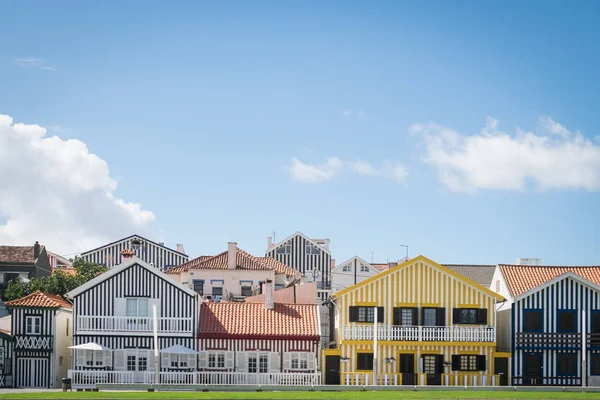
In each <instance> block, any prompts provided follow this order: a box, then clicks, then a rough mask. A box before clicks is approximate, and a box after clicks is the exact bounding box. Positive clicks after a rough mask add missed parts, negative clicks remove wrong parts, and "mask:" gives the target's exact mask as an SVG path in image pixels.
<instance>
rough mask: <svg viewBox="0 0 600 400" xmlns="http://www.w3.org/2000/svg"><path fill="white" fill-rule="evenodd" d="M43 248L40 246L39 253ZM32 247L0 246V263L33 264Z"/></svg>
mask: <svg viewBox="0 0 600 400" xmlns="http://www.w3.org/2000/svg"><path fill="white" fill-rule="evenodd" d="M43 248H44V246H43V245H40V252H41V251H42V249H43ZM34 262H35V259H34V258H33V246H0V263H34Z"/></svg>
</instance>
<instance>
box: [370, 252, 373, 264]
mask: <svg viewBox="0 0 600 400" xmlns="http://www.w3.org/2000/svg"><path fill="white" fill-rule="evenodd" d="M369 254H370V255H371V264H373V252H370V253H369Z"/></svg>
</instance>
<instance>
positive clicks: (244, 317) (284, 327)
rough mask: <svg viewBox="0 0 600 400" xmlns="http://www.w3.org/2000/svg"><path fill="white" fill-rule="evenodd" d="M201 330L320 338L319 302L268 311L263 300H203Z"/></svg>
mask: <svg viewBox="0 0 600 400" xmlns="http://www.w3.org/2000/svg"><path fill="white" fill-rule="evenodd" d="M201 309H202V312H201V317H200V333H199V336H200V337H202V338H214V337H238V338H242V337H257V336H260V337H279V338H299V337H304V338H307V339H309V338H314V339H317V338H318V337H319V319H318V315H317V313H318V310H317V306H316V305H308V304H281V303H276V304H275V308H274V309H272V310H267V309H266V308H265V305H264V304H263V303H202V307H201Z"/></svg>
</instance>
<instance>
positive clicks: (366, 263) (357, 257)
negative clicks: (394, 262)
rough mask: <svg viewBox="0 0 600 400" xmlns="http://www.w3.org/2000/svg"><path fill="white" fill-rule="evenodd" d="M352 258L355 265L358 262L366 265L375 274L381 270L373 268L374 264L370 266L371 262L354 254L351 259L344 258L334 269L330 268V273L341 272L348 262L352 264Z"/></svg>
mask: <svg viewBox="0 0 600 400" xmlns="http://www.w3.org/2000/svg"><path fill="white" fill-rule="evenodd" d="M354 260H356V261H357V266H358V265H360V264H363V265H366V266H368V267H369V271H370V272H373V273H376V274H378V273H379V272H381V270H379V269H377V268H375V267H374V266H372V265H371V263H368V262H366V261H365V260H363V259H362V258H360V257H359V256H354V257H352V258H351V259H349V260H346V261H344V262H343V263H341V264H339V265H338V266H336V267H335V268H334V269H332V270H331V273H336V272H343V269H344V266H346V265H348V264H352V263H353V261H354Z"/></svg>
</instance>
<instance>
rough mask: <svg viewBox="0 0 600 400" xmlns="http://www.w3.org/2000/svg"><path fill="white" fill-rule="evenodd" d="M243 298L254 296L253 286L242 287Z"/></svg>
mask: <svg viewBox="0 0 600 400" xmlns="http://www.w3.org/2000/svg"><path fill="white" fill-rule="evenodd" d="M242 296H252V287H251V286H247V285H245V286H242Z"/></svg>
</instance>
